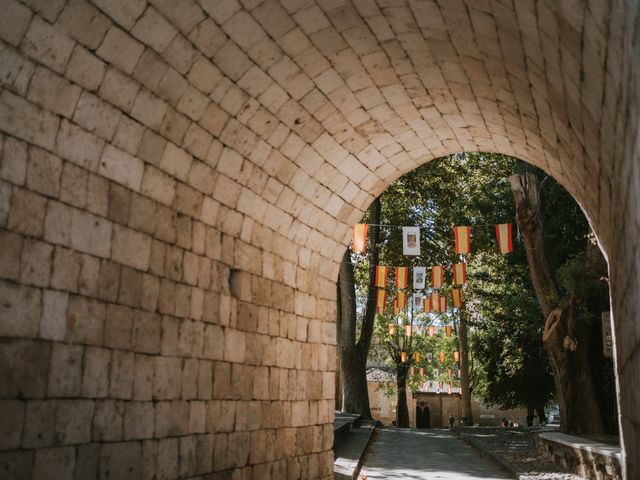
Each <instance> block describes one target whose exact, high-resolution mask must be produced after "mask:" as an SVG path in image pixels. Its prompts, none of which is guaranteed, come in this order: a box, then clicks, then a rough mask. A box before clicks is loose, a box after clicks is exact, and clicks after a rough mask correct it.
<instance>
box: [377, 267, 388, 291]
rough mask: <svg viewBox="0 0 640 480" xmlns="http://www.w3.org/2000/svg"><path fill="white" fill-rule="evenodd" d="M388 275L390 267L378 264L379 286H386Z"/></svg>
mask: <svg viewBox="0 0 640 480" xmlns="http://www.w3.org/2000/svg"><path fill="white" fill-rule="evenodd" d="M387 275H389V267H387V266H382V265H377V266H376V280H375V285H376V287H378V288H386V286H387Z"/></svg>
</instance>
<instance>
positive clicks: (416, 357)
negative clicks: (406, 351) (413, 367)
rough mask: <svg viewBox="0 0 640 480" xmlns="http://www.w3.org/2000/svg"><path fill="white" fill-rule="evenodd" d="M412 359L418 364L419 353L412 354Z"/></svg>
mask: <svg viewBox="0 0 640 480" xmlns="http://www.w3.org/2000/svg"><path fill="white" fill-rule="evenodd" d="M413 358H414V359H415V361H416V363H420V352H416V353H414V354H413Z"/></svg>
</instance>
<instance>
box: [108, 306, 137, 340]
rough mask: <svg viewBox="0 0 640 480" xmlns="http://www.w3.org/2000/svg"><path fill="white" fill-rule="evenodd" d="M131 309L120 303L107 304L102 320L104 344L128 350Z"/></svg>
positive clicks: (131, 319)
mask: <svg viewBox="0 0 640 480" xmlns="http://www.w3.org/2000/svg"><path fill="white" fill-rule="evenodd" d="M132 326H133V310H131V309H130V308H127V307H123V306H121V305H115V304H109V305H107V310H106V316H105V320H104V345H105V347H110V348H119V349H122V350H128V349H129V348H130V347H131V329H132Z"/></svg>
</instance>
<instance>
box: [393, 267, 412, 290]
mask: <svg viewBox="0 0 640 480" xmlns="http://www.w3.org/2000/svg"><path fill="white" fill-rule="evenodd" d="M408 277H409V267H396V288H398V289H405V288H407V283H408Z"/></svg>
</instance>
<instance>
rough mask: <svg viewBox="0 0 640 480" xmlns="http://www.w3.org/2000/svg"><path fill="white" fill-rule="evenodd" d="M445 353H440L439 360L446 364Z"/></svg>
mask: <svg viewBox="0 0 640 480" xmlns="http://www.w3.org/2000/svg"><path fill="white" fill-rule="evenodd" d="M444 358H445V357H444V352H440V353H439V354H438V360H440V363H444Z"/></svg>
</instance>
